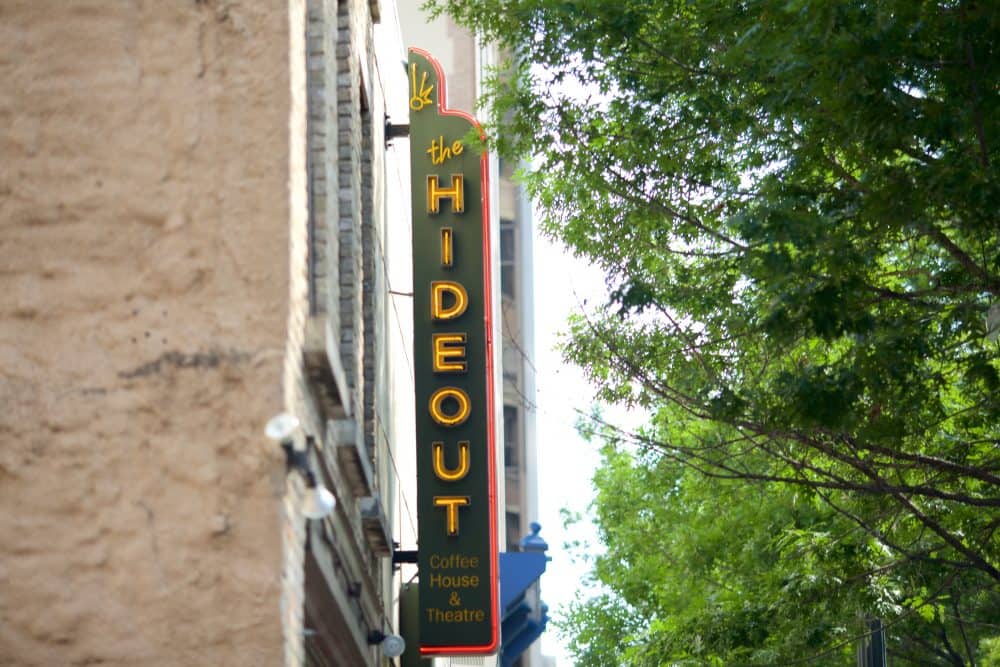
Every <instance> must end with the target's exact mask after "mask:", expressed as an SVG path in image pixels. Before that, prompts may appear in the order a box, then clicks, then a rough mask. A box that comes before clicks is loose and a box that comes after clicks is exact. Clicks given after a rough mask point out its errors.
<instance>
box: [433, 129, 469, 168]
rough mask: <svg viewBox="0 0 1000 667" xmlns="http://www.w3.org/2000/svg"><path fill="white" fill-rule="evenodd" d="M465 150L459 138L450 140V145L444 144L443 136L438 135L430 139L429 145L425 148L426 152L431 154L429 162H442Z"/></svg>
mask: <svg viewBox="0 0 1000 667" xmlns="http://www.w3.org/2000/svg"><path fill="white" fill-rule="evenodd" d="M464 150H465V146H463V145H462V142H461V141H460V140H457V139H456V140H455V141H453V142H451V146H450V147H449V146H446V145H445V143H444V136H443V135H439V136H438V138H437V139H431V147H430V148H428V149H427V154H428V155H430V156H431V164H444V161H445V160H448V159H450V158H453V157H455V156H456V155H461V154H462V151H464Z"/></svg>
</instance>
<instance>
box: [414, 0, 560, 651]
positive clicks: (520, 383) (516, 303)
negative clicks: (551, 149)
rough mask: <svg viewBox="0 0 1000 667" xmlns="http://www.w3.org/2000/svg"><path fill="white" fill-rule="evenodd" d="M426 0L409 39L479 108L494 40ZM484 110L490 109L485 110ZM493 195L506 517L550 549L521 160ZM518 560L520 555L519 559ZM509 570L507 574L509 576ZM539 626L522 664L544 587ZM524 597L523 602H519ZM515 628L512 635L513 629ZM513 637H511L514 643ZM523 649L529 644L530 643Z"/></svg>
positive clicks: (451, 91) (460, 96)
mask: <svg viewBox="0 0 1000 667" xmlns="http://www.w3.org/2000/svg"><path fill="white" fill-rule="evenodd" d="M421 4H422V2H420V1H419V0H401V2H400V3H399V18H400V22H401V25H402V34H403V41H404V42H405V43H406V44H407V45H408V46H415V47H418V48H422V49H424V50H426V51H429V52H430V53H432V54H434V56H435V57H436V58H437V59H438V60H439V61H440V63H441V66H442V68H443V69H444V71H445V72H446V73H447V74H448V104H449V106H450V107H451V108H452V109H460V110H464V111H469V112H473V111H475V110H476V106H477V103H478V100H479V98H480V92H481V90H482V86H483V81H484V78H485V77H486V76H487V75H488V73H489V69H490V68H491V67H496V66H498V65H500V63H501V54H500V53H499V52H498V50H497V48H496V47H495V46H494V45H491V44H482V43H481V42H480V41H479V40H478V39H476V37H475V36H474V35H472V34H471V33H470V32H469V31H468V30H466V29H465V28H462V27H460V26H458V25H456V24H455V23H454V21H452V20H451V19H450V18H449V17H447V16H441V17H439V18H437V19H434V20H430V19H429V18H428V17H427V15H426V14H425V13H424V12H423V10H421V9H420V5H421ZM478 113H479V114H480V115H481V114H482V112H481V111H478ZM491 171H492V173H493V174H494V175H495V176H494V178H493V192H492V200H493V204H494V211H493V215H492V219H493V221H494V226H495V227H496V229H495V230H494V232H495V242H494V245H495V247H496V248H497V252H496V253H495V258H494V261H495V263H496V264H498V265H499V276H498V278H499V280H498V281H495V282H496V283H498V289H497V290H496V291H497V293H498V294H497V296H498V298H497V299H495V300H497V301H498V303H499V305H500V312H499V317H500V333H501V338H502V341H503V345H502V351H501V364H500V365H501V369H502V370H501V372H502V393H501V395H502V397H503V401H502V410H503V413H502V422H503V433H502V449H503V482H504V484H503V490H504V493H503V499H502V504H503V509H504V511H503V523H504V534H505V538H504V542H505V545H506V551H508V552H519V551H521V548H522V546H521V543H522V540H525V539H527V540H529V541H530V543H531V544H536V545H539V546H542V547H543V548H544V546H545V544H544V541H542V540H541V539H540V538H539V537H538V534H537V533H538V530H537V524H535V521H536V519H537V517H538V477H537V470H538V467H537V458H538V457H537V450H536V447H537V444H536V438H535V433H536V431H535V414H536V410H535V407H536V406H535V367H534V363H533V356H534V329H533V326H534V295H533V290H534V279H533V272H532V269H533V263H532V247H531V241H532V227H531V219H532V218H531V202H530V200H529V198H528V197H527V195H526V193H525V192H524V190H523V189H522V188H521V187H520V186H519V185H518V184H517V183H516V182H515V180H514V171H515V165H512V164H511V163H510V162H506V161H503V160H497V159H496V158H495V157H494V160H493V166H492V169H491ZM511 562H513V561H511ZM502 574H503V573H502V572H501V575H502ZM528 597H529V599H528V600H527V606H529V607H530V617H531V626H530V628H522V630H523V632H524V634H523V638H524V640H525V641H527V642H529V643H530V645H531V648H530V649H529V650H527V651H525V652H523V653H521V652H520V650H518V654H519V655H520V656H521V657H520V661H519V662H517V664H518V665H523V667H539V666H540V665H541V664H542V662H541V653H540V651H539V648H538V644H537V643H536V642H534V639H536V638H537V636H538V634H540V633H541V632H542V630H544V627H545V621H546V617H545V610H544V608H543V606H542V602H541V600H540V599H539V597H538V587H537V586H534V587H532V589H531V590H530V591H529V592H528ZM519 602H520V600H519ZM508 634H510V633H509V632H508ZM509 639H510V638H509V637H507V638H506V639H505V643H506V641H508V640H509ZM522 648H523V647H522Z"/></svg>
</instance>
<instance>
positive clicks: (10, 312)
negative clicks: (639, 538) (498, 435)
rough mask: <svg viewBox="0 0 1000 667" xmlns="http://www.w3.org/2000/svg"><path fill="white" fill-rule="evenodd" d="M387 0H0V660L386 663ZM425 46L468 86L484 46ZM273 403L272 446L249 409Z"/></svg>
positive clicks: (404, 575) (515, 461)
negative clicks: (281, 428)
mask: <svg viewBox="0 0 1000 667" xmlns="http://www.w3.org/2000/svg"><path fill="white" fill-rule="evenodd" d="M413 4H414V7H415V3H413ZM403 9H404V12H406V13H404V14H402V18H400V15H399V14H398V13H397V7H396V4H395V3H394V2H392V1H391V0H339V1H338V0H308V1H307V0H289V1H287V2H257V1H256V0H253V1H251V0H229V1H227V2H215V1H213V0H198V1H197V2H186V3H179V2H163V3H129V4H122V3H107V2H102V1H100V0H93V1H92V2H87V1H83V0H81V1H80V2H73V3H38V2H31V1H24V2H11V3H5V5H4V9H3V27H2V30H3V34H4V40H3V45H2V46H0V73H2V75H3V79H4V81H5V84H4V86H3V88H2V90H0V118H2V119H3V126H4V131H3V133H2V135H0V142H2V146H3V149H2V153H3V155H4V159H3V160H2V161H0V193H2V197H0V220H2V223H3V227H2V232H0V243H2V245H3V250H4V253H3V257H4V260H3V266H4V272H5V283H4V285H5V289H4V293H3V297H2V298H0V317H2V321H3V322H4V324H3V326H2V327H0V355H2V356H0V358H2V360H3V373H2V375H0V397H2V402H3V405H4V407H5V409H4V410H3V411H2V413H0V430H2V432H3V434H4V446H3V447H2V448H0V508H2V509H0V581H2V582H3V595H2V596H0V664H16V665H54V664H66V665H71V664H91V663H92V664H107V665H136V664H142V665H236V664H241V665H242V664H254V665H258V664H259V665H275V664H285V665H303V664H307V665H347V666H355V665H356V666H363V665H384V664H398V660H396V661H390V660H389V659H388V658H387V657H386V656H385V655H384V652H383V646H382V645H381V644H380V642H379V640H380V638H381V636H382V635H388V634H392V633H395V632H397V631H398V629H399V625H398V600H399V590H400V587H401V586H402V585H403V584H404V583H405V582H406V581H408V580H410V579H412V577H413V576H414V574H415V571H414V568H413V566H410V565H406V564H403V565H400V564H394V563H393V552H394V551H395V550H396V548H397V545H398V547H399V548H402V549H414V548H417V545H416V516H415V514H414V512H413V508H414V496H415V482H414V470H415V455H416V454H415V443H414V441H413V420H414V414H413V409H414V408H413V396H412V392H413V364H412V359H411V356H412V352H411V351H410V345H411V344H412V341H411V338H412V333H411V329H412V313H411V307H412V305H411V303H412V298H411V296H410V295H411V294H412V290H413V286H412V284H411V278H410V256H409V255H410V252H411V250H410V239H409V233H408V231H407V230H408V227H409V215H410V211H409V206H410V203H409V174H408V170H409V167H408V164H409V158H408V151H409V146H408V144H407V142H406V141H405V139H393V138H392V137H387V135H386V126H385V121H386V118H390V119H394V118H399V119H403V118H405V114H406V99H407V81H406V76H405V71H404V69H403V67H402V62H403V61H404V60H405V58H406V49H405V47H406V46H407V44H408V43H407V42H406V41H404V39H403V38H402V36H401V35H402V33H401V30H400V26H401V25H403V26H404V27H406V28H409V27H411V25H412V24H411V23H410V19H409V18H408V17H409V14H408V11H409V9H408V8H406V7H404V8H403ZM421 20H422V19H421ZM431 50H432V52H434V53H435V55H438V57H439V58H441V60H442V62H443V63H444V64H445V69H446V70H447V71H448V75H449V82H450V84H451V88H450V90H451V92H452V105H453V106H455V107H457V108H464V109H469V110H471V109H472V102H473V101H474V92H475V86H476V85H477V82H478V78H477V77H478V73H479V72H481V65H482V64H483V62H484V61H483V60H482V59H481V58H482V57H483V54H484V53H486V51H485V50H481V49H474V50H473V52H471V53H472V55H471V57H472V60H471V61H468V62H466V61H462V60H461V58H460V57H457V56H455V57H453V58H452V60H453V61H454V63H453V62H449V60H448V58H449V54H447V53H441V49H440V47H432V48H431ZM453 64H454V65H455V67H456V69H451V68H452V66H453ZM463 68H464V69H463ZM469 76H471V77H472V78H471V79H469V78H468V77H469ZM463 77H466V80H465V82H463ZM462 95H466V96H468V99H460V98H461V96H462ZM498 166H499V165H498ZM500 168H501V174H507V175H508V176H509V170H507V169H505V168H503V167H500ZM497 194H498V196H497V197H496V198H495V201H496V202H497V207H498V210H497V215H496V216H494V219H495V220H499V221H500V225H499V229H498V236H497V238H498V240H499V244H498V245H499V251H498V256H497V259H498V261H499V263H500V266H501V269H500V273H501V275H500V279H499V280H498V281H497V282H498V283H499V285H500V286H499V288H498V289H499V290H500V292H502V294H503V300H502V301H503V316H502V318H500V319H501V321H502V323H503V331H504V350H503V372H504V381H503V382H504V394H503V395H504V415H503V417H504V425H505V432H506V433H507V435H505V436H504V440H503V442H504V445H505V447H504V449H505V454H506V459H505V460H506V461H507V463H508V464H509V465H507V467H506V473H507V476H506V480H507V483H506V486H505V493H506V503H507V505H506V506H507V514H506V522H505V526H501V528H504V527H505V528H506V530H507V535H508V537H507V543H508V545H510V546H513V545H515V544H517V543H518V542H519V540H520V539H521V538H523V537H526V536H527V537H530V535H529V533H530V530H529V523H530V521H531V519H533V518H534V512H535V511H536V508H537V494H536V491H535V488H536V486H537V484H536V481H535V479H534V467H533V466H532V465H531V462H532V461H533V459H534V438H533V433H534V430H533V413H532V412H531V411H530V409H527V407H526V406H530V405H531V395H532V391H533V388H532V385H533V381H532V376H531V373H532V369H531V366H530V353H529V351H530V349H531V331H530V324H531V317H530V315H529V314H530V309H531V301H530V289H528V286H529V285H530V273H529V271H530V261H529V259H528V258H530V246H529V244H530V232H529V230H528V224H529V217H528V215H527V205H526V203H525V202H524V201H523V198H519V196H518V194H517V191H516V188H514V186H513V185H511V184H510V181H509V179H508V180H507V181H506V184H505V181H504V179H500V188H499V190H498V193H497ZM282 412H286V413H291V414H293V415H295V416H296V417H297V419H298V421H299V424H300V427H299V428H298V429H297V430H296V431H295V432H294V433H293V434H292V435H291V437H290V441H289V444H290V445H291V453H292V455H291V456H287V455H286V452H285V450H283V449H282V447H280V446H279V445H278V444H277V443H275V442H271V441H269V440H268V439H266V438H265V437H264V433H263V430H264V424H265V423H266V422H268V420H269V419H270V418H271V417H272V416H274V415H275V414H277V413H282ZM300 472H308V473H311V474H299V473H300ZM312 481H315V482H316V483H318V484H319V485H322V486H323V487H325V488H326V489H329V491H330V492H331V493H332V495H333V498H334V499H335V501H336V504H335V506H334V507H333V510H332V512H331V513H330V514H329V515H327V516H325V517H324V518H321V519H307V518H306V517H305V516H304V514H303V512H304V510H305V509H307V508H308V503H309V501H310V499H311V496H312V493H313V491H312V489H311V488H310V484H311V482H312ZM536 606H537V601H536ZM412 648H413V647H411V649H412ZM404 655H406V654H404ZM411 655H412V654H411ZM530 660H531V658H530V657H529V658H528V660H526V661H525V662H524V663H522V664H526V665H527V664H531V665H533V664H535V663H532V662H529V661H530ZM436 662H437V663H438V664H441V665H443V664H448V660H441V659H438V660H437V661H436ZM457 662H458V661H457V660H456V663H457ZM496 663H497V659H496V658H492V659H479V661H478V662H477V663H476V664H483V665H488V664H496ZM463 664H471V663H469V662H468V660H465V661H463Z"/></svg>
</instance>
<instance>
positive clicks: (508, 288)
mask: <svg viewBox="0 0 1000 667" xmlns="http://www.w3.org/2000/svg"><path fill="white" fill-rule="evenodd" d="M514 243H515V228H514V221H513V220H508V219H506V218H501V219H500V292H501V293H502V294H503V295H504V296H506V297H509V298H511V299H513V298H515V297H516V295H515V293H514V289H515V277H514V265H515V262H514V257H515V252H516V247H515V245H514Z"/></svg>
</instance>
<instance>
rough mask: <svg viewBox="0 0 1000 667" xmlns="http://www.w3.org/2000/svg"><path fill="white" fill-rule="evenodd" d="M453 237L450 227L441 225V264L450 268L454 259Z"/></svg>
mask: <svg viewBox="0 0 1000 667" xmlns="http://www.w3.org/2000/svg"><path fill="white" fill-rule="evenodd" d="M453 239H454V234H453V233H452V231H451V227H443V228H442V229H441V266H443V267H445V268H451V265H452V262H453V260H454V248H453Z"/></svg>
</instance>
